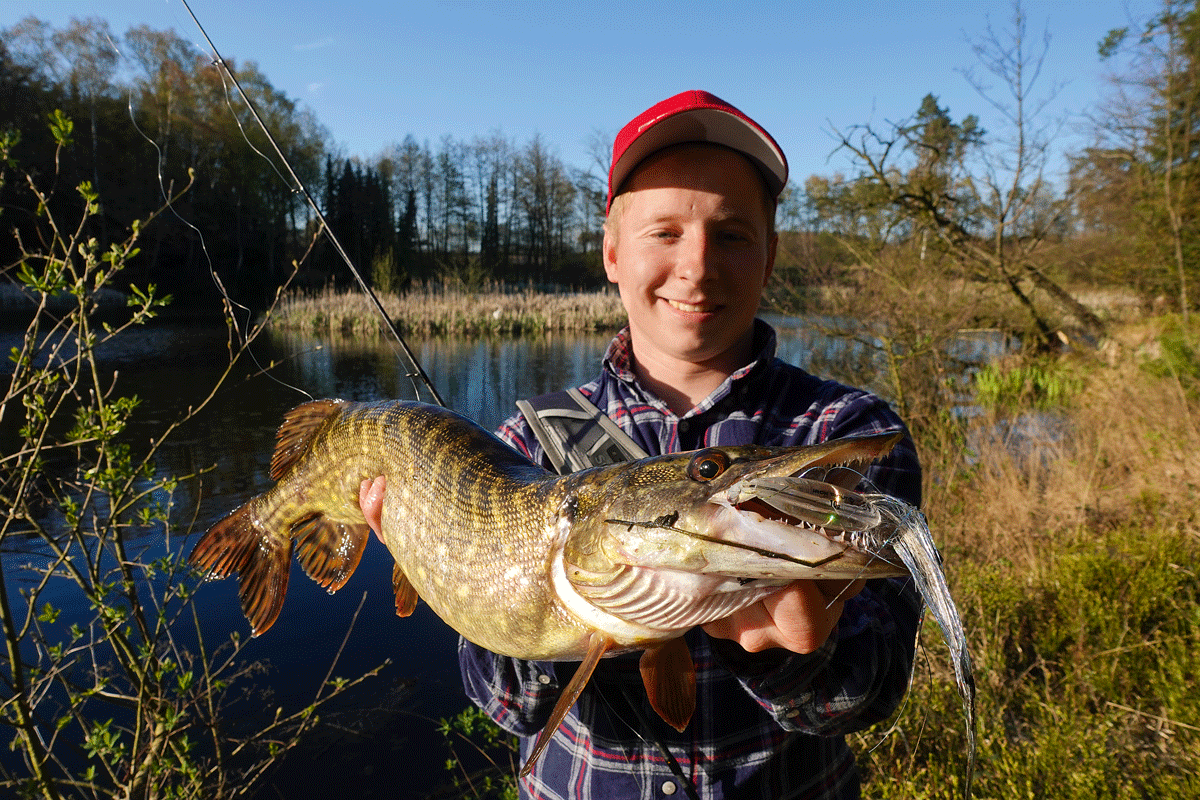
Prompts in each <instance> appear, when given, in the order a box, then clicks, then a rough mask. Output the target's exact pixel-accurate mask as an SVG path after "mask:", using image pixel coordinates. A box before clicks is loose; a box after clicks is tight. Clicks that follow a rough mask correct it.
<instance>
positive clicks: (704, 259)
mask: <svg viewBox="0 0 1200 800" xmlns="http://www.w3.org/2000/svg"><path fill="white" fill-rule="evenodd" d="M712 245H713V242H712V237H711V236H710V235H709V234H708V233H706V232H703V231H701V232H698V233H694V234H693V235H691V236H689V237H687V240H686V241H685V242H684V246H683V247H681V248H680V249H679V251H678V253H679V259H678V261H677V262H676V264H675V273H676V275H678V276H679V277H681V278H684V279H685V280H688V281H691V282H692V283H702V282H703V281H704V280H706V279H707V278H709V277H711V276H712V275H713V274H714V270H715V266H716V265H715V264H714V262H713V258H714V256H715V254H716V251H715V249H714V248H713V246H712Z"/></svg>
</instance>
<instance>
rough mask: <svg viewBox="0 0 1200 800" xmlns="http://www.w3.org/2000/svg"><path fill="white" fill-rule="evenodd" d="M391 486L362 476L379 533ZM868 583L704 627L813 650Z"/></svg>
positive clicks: (779, 595) (793, 595)
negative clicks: (385, 493) (384, 503)
mask: <svg viewBox="0 0 1200 800" xmlns="http://www.w3.org/2000/svg"><path fill="white" fill-rule="evenodd" d="M386 489H387V479H386V478H384V477H383V476H382V475H380V476H379V477H378V478H375V479H374V480H365V481H363V482H362V485H361V486H360V487H359V490H358V504H359V505H360V506H361V507H362V512H363V516H365V517H366V518H367V524H368V525H370V526H371V530H373V531H375V535H376V536H379V531H380V530H381V529H382V524H383V523H382V517H383V493H384V491H385V490H386ZM380 541H383V538H382V537H380ZM865 583H866V581H863V580H857V581H795V582H794V583H791V584H789V585H788V586H785V587H784V588H782V589H780V590H779V591H778V592H776V593H775V594H773V595H771V596H769V597H765V598H763V599H762V600H760V601H758V602H757V603H755V604H754V605H752V606H749V607H747V608H743V609H742V610H741V611H737V612H735V613H733V614H731V615H730V616H728V617H726V618H725V619H719V620H717V621H715V622H710V623H708V624H707V625H705V626H704V630H705V631H707V632H708V634H709V635H710V636H716V637H717V638H719V639H732V640H733V641H735V642H737V643H738V644H739V645H741V646H742V649H743V650H746V651H747V652H750V653H758V652H761V651H763V650H768V649H770V648H772V647H781V648H783V649H785V650H791V651H792V652H795V653H811V652H813V651H814V650H816V649H817V648H818V647H820V646H821V645H823V644H824V643H825V640H826V639H828V638H829V634H830V633H831V632H832V631H833V628H834V626H835V625H837V621H838V619H839V618H840V617H841V616H842V607H843V606H844V605H845V603H846V600H847V599H849V598H851V597H853V596H854V595H856V594H858V593H859V592H860V591H862V588H863V586H864V585H865Z"/></svg>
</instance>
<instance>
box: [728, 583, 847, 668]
mask: <svg viewBox="0 0 1200 800" xmlns="http://www.w3.org/2000/svg"><path fill="white" fill-rule="evenodd" d="M864 585H866V581H865V580H857V581H795V582H794V583H791V584H789V585H788V586H785V587H784V588H782V589H780V590H779V591H778V592H776V593H775V594H773V595H770V596H769V597H764V598H763V599H762V600H760V601H758V602H757V603H755V604H754V605H752V606H748V607H746V608H743V609H742V610H741V611H735V612H734V613H733V614H731V615H730V616H728V617H726V618H725V619H719V620H716V621H715V622H710V623H708V624H707V625H705V626H704V630H705V632H707V633H708V635H709V636H716V637H717V638H719V639H732V640H733V641H735V642H737V643H738V644H739V645H741V647H742V649H743V650H745V651H747V652H749V653H758V652H761V651H763V650H768V649H770V648H772V647H782V648H783V649H785V650H791V651H792V652H794V653H811V652H813V651H814V650H816V649H817V648H818V647H820V646H821V645H823V644H824V643H825V640H826V639H828V638H829V634H830V633H832V632H833V628H834V626H836V625H837V621H838V619H839V618H840V617H841V616H842V608H843V606H844V605H845V604H846V600H848V599H849V598H851V597H853V596H854V595H856V594H858V593H859V592H861V591H862V588H863V586H864Z"/></svg>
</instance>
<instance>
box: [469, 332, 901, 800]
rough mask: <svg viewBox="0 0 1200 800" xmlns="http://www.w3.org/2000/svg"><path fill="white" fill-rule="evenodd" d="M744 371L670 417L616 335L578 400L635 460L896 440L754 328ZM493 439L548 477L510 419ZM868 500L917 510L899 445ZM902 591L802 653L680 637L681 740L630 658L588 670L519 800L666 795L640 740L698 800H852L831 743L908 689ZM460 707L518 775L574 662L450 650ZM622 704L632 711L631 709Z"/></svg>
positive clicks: (881, 412)
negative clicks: (739, 447) (684, 675)
mask: <svg viewBox="0 0 1200 800" xmlns="http://www.w3.org/2000/svg"><path fill="white" fill-rule="evenodd" d="M755 326H756V327H755V348H756V349H755V352H756V354H757V355H756V358H755V359H754V361H753V362H751V363H750V364H749V365H747V366H746V367H744V368H743V369H741V370H739V371H738V372H736V373H734V374H733V375H731V376H730V377H729V378H728V379H727V380H726V381H725V382H724V383H723V384H722V385H721V386H720V387H719V388H718V389H717V390H716V391H715V392H713V394H712V395H710V396H709V397H708V398H706V399H705V400H704V402H702V403H701V404H700V405H698V406H697V407H696V408H694V409H692V410H691V411H690V412H688V413H687V414H685V415H684V416H683V417H676V416H675V415H674V414H673V413H671V411H670V410H668V409H667V407H666V406H665V405H664V404H663V403H662V401H660V400H659V399H658V398H656V397H654V396H653V395H652V394H650V393H649V392H648V391H646V390H645V389H644V388H643V387H642V386H641V385H640V384H639V383H638V382H637V379H636V378H635V377H634V374H633V370H632V362H631V358H630V352H629V340H628V330H625V331H622V332H621V333H620V334H618V335H617V337H616V338H615V339H614V340H613V342H612V344H611V345H610V346H609V349H608V352H607V353H606V355H605V358H604V364H603V369H602V371H601V374H600V376H599V377H598V378H597V379H596V380H594V381H592V382H590V383H588V384H586V385H584V386H582V387H580V388H581V390H582V391H583V393H584V394H585V395H587V396H588V397H589V399H590V400H591V401H592V403H594V404H595V405H596V406H597V407H598V408H600V409H602V410H603V411H604V412H605V413H606V414H607V415H608V416H609V417H610V418H612V419H613V420H614V421H615V422H616V423H617V424H618V425H620V426H621V429H622V430H624V431H625V433H627V434H629V435H630V436H631V437H632V438H633V439H634V440H635V441H637V442H638V444H640V445H641V446H642V447H643V448H644V449H645V450H646V451H647V452H648V453H650V454H652V455H654V454H659V453H669V452H678V451H682V450H692V449H696V448H700V447H708V446H715V445H736V444H748V443H753V444H761V445H769V446H783V445H802V444H814V443H817V442H822V441H825V440H827V439H835V438H841V437H845V436H856V435H868V434H873V433H883V432H887V431H897V430H905V428H904V425H903V423H902V422H901V421H900V419H899V418H898V417H897V416H896V415H895V414H894V413H893V412H892V411H891V410H890V409H889V408H888V407H887V405H886V404H885V403H884V402H883V401H881V400H879V399H878V398H877V397H875V396H873V395H871V394H869V393H867V392H863V391H860V390H856V389H851V388H849V387H846V386H843V385H841V384H838V383H835V382H833V381H821V380H819V379H817V378H815V377H813V376H811V375H809V374H808V373H806V372H804V371H803V370H801V369H799V368H797V367H795V366H792V365H789V364H786V363H784V362H783V361H781V360H779V359H777V358H775V342H776V339H775V332H774V330H773V329H771V327H770V326H769V325H767V324H766V323H764V322H762V321H761V320H758V321H756V323H755ZM499 433H500V436H501V438H503V439H504V440H505V441H507V442H508V443H509V444H510V445H512V446H513V447H515V448H517V449H518V450H520V451H521V452H523V453H525V454H526V455H528V456H529V457H530V458H531V459H533V460H534V461H536V462H538V463H542V464H544V465H546V466H549V462H548V461H547V460H546V458H545V456H544V453H543V452H542V449H541V447H540V445H539V444H538V442H537V440H536V438H535V437H534V436H533V434H532V433H531V431H530V429H529V427H528V425H527V424H526V423H525V421H524V419H523V418H522V417H520V416H519V415H518V416H516V417H513V418H512V419H509V420H508V421H507V422H505V423H504V424H503V425H502V426H501V428H500V431H499ZM866 476H867V478H868V480H870V481H871V483H872V484H874V486H875V487H876V488H877V490H879V491H882V492H885V493H887V494H891V495H893V496H895V497H898V498H900V499H902V500H905V501H906V502H908V503H911V504H913V505H918V506H919V504H920V486H921V480H920V467H919V466H918V463H917V456H916V452H915V450H914V449H913V446H912V441H911V439H910V438H909V437H907V436H906V437H905V439H904V440H903V441H902V442H901V444H900V445H898V446H897V447H896V448H895V450H894V451H893V452H892V453H891V454H890V455H889V456H888V458H886V459H884V460H883V461H882V462H880V463H878V464H875V465H872V466H871V467H870V469H868V470H867V473H866ZM920 608H921V605H920V598H919V597H918V596H917V594H916V592H915V590H914V589H913V587H912V585H911V582H909V581H904V580H894V579H882V580H872V581H868V583H867V586H866V588H864V589H863V591H862V592H861V593H860V594H859V595H857V596H856V597H854V598H851V599H850V600H848V601H847V602H846V606H845V611H844V612H843V614H842V617H841V620H840V621H839V623H838V625H837V627H836V628H835V629H834V631H833V633H832V635H831V636H830V637H829V639H828V641H826V643H825V644H824V645H823V646H822V647H821V648H820V649H818V650H817V651H816V652H814V653H811V654H808V655H800V654H793V653H787V652H785V651H782V650H771V651H767V652H764V653H756V654H752V653H747V652H745V651H744V650H742V649H741V648H740V647H738V646H737V645H736V644H734V643H733V642H729V641H725V640H720V639H714V638H710V637H709V636H708V635H707V634H705V633H704V632H703V631H702V630H700V629H698V628H697V629H694V630H692V631H690V632H689V633H688V634H687V636H686V637H685V641H686V642H687V643H688V646H689V648H690V649H691V652H692V658H693V660H694V662H695V665H696V713H695V714H694V716H693V718H692V721H691V723H690V724H689V725H688V727H687V728H686V729H685V730H684V731H683V732H682V733H678V732H676V731H675V730H674V729H672V728H670V727H669V726H668V725H666V724H665V723H663V722H662V720H660V719H659V718H658V717H657V715H656V714H655V713H654V711H653V710H651V709H650V707H649V705H648V703H647V701H646V699H645V694H644V692H643V691H642V689H641V676H640V673H639V671H638V654H636V653H634V654H626V655H621V656H615V657H612V658H608V659H604V660H603V661H601V662H600V665H599V666H598V667H597V669H596V672H595V673H594V674H593V676H592V679H591V680H590V681H589V683H588V686H587V687H586V689H585V690H584V692H583V694H582V695H581V697H580V698H579V701H578V702H577V703H576V704H575V707H574V708H573V709H572V710H571V711H570V713H569V714H568V715H567V717H566V719H565V720H564V721H563V723H562V724H561V725H560V726H559V728H558V730H557V731H556V732H555V733H554V737H553V739H552V741H551V743H550V745H549V747H548V748H547V750H546V752H545V753H544V754H543V756H542V758H541V760H540V761H539V763H538V764H537V765H536V767H535V768H534V770H533V772H532V773H531V774H530V775H529V777H528V778H526V779H524V780H523V781H522V782H521V796H522V797H523V798H546V799H547V800H558V799H560V798H591V799H592V800H602V798H614V799H615V798H620V799H621V800H632V798H653V797H663V796H670V795H674V794H676V793H679V796H681V797H684V796H687V792H688V789H687V788H686V787H682V786H680V785H679V780H678V779H677V778H676V776H675V774H674V772H673V771H672V769H670V768H669V765H668V762H667V761H666V758H665V757H664V755H663V753H662V751H661V750H660V749H659V746H658V745H657V744H656V743H655V741H654V737H653V736H649V735H646V732H645V731H644V726H646V725H650V726H653V730H654V732H655V733H656V734H657V736H658V739H659V742H661V743H662V744H663V745H665V746H666V748H667V750H668V751H669V753H670V755H671V757H672V758H673V759H674V760H675V762H676V764H677V766H678V770H679V771H681V772H682V774H683V775H684V776H685V777H686V779H687V780H688V781H689V782H690V783H691V784H692V787H694V791H695V794H696V795H698V796H699V797H701V798H705V799H706V800H708V799H709V798H713V799H715V798H734V797H737V798H763V800H781V799H782V798H839V800H843V799H845V798H857V797H858V796H859V778H858V772H857V768H856V766H855V763H854V756H853V753H852V752H851V751H850V749H849V747H848V746H847V744H846V741H845V738H844V736H845V734H847V733H850V732H852V731H855V730H860V729H862V728H865V727H867V726H869V725H871V724H873V723H875V722H878V721H880V720H883V719H886V718H887V717H888V716H889V715H890V714H891V713H892V712H893V711H894V710H895V709H896V707H897V706H898V705H899V703H900V701H901V699H902V698H903V695H904V692H905V691H906V689H907V686H908V680H909V675H910V672H911V669H912V661H913V647H914V641H915V636H916V629H917V624H918V621H919V616H920ZM459 662H460V666H461V668H462V675H463V681H464V684H465V686H466V690H467V694H468V695H469V696H470V697H471V698H472V700H474V701H475V702H476V703H477V704H478V705H479V706H480V707H481V708H483V709H484V711H486V712H487V713H488V714H489V715H491V717H492V718H493V719H495V720H496V722H498V723H499V724H500V725H501V726H502V727H504V728H505V729H507V730H509V731H512V732H513V733H516V734H518V735H520V736H521V737H522V738H521V757H522V761H524V759H525V758H527V757H528V755H529V751H530V750H531V749H532V747H533V742H534V739H535V738H536V735H537V733H538V732H539V731H540V729H541V728H542V726H543V725H544V724H545V722H546V720H547V718H548V717H549V714H550V710H551V708H552V707H553V705H554V703H555V701H556V700H557V699H558V696H559V691H560V689H561V687H562V686H564V685H565V684H566V683H567V682H568V681H569V680H570V677H571V675H572V674H573V672H574V668H575V666H576V664H573V663H567V662H531V661H522V660H520V659H514V658H508V657H504V656H499V655H496V654H494V653H491V652H489V651H487V650H484V649H483V648H480V647H478V646H476V645H473V644H471V643H469V642H466V641H462V642H460V645H459ZM631 704H633V705H631Z"/></svg>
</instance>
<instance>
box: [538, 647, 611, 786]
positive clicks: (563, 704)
mask: <svg viewBox="0 0 1200 800" xmlns="http://www.w3.org/2000/svg"><path fill="white" fill-rule="evenodd" d="M612 644H613V640H612V639H610V638H608V637H607V636H605V635H604V634H603V633H600V631H592V635H591V637H590V638H589V639H588V651H587V655H585V656H584V657H583V661H582V662H581V663H580V664H579V668H578V669H576V670H575V674H574V675H573V676H572V677H571V681H570V683H568V684H567V685H566V686H565V687H563V690H562V694H561V695H559V698H558V702H557V703H555V704H554V710H553V711H551V712H550V720H549V721H548V722H547V723H546V725H545V727H543V728H542V732H541V733H539V734H538V738H537V742H535V743H534V745H533V751H532V752H530V754H529V760H528V761H526V762H525V766H523V767H521V777H522V778H524V777H525V776H526V775H528V774H529V773H530V772H531V771H532V770H533V765H534V764H536V763H537V760H538V759H539V758H541V756H542V751H543V750H545V749H546V745H548V744H550V737H551V736H553V735H554V732H555V731H556V730H558V726H559V725H561V724H562V721H563V717H565V716H567V712H568V711H570V710H571V706H573V705H575V701H576V700H578V699H579V695H580V693H581V692H582V691H583V687H584V686H587V682H588V678H590V677H592V673H593V672H595V671H596V665H597V664H599V663H600V657H601V656H603V655H604V654H605V653H606V652H608V649H609V648H610V647H612Z"/></svg>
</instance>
